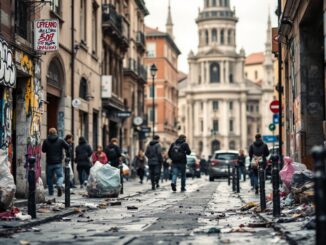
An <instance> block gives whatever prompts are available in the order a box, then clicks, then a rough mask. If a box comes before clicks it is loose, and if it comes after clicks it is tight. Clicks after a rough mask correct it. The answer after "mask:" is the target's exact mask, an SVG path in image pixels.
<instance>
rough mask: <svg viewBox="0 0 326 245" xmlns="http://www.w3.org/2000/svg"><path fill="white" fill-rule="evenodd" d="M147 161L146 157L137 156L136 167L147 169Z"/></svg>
mask: <svg viewBox="0 0 326 245" xmlns="http://www.w3.org/2000/svg"><path fill="white" fill-rule="evenodd" d="M146 163H147V160H146V158H145V157H140V156H135V158H134V161H133V166H134V167H135V168H136V169H145V165H146Z"/></svg>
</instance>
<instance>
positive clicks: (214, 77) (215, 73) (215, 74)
mask: <svg viewBox="0 0 326 245" xmlns="http://www.w3.org/2000/svg"><path fill="white" fill-rule="evenodd" d="M209 75H210V82H211V83H219V82H220V65H219V64H218V63H217V62H214V63H212V64H211V65H210V67H209Z"/></svg>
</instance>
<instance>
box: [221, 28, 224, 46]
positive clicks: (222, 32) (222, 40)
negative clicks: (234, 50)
mask: <svg viewBox="0 0 326 245" xmlns="http://www.w3.org/2000/svg"><path fill="white" fill-rule="evenodd" d="M221 44H224V30H221Z"/></svg>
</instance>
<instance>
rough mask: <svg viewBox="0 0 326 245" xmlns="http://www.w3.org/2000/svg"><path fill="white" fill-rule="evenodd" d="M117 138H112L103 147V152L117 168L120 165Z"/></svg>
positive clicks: (119, 150)
mask: <svg viewBox="0 0 326 245" xmlns="http://www.w3.org/2000/svg"><path fill="white" fill-rule="evenodd" d="M118 143H119V142H118V139H117V138H112V139H111V142H110V144H109V145H108V146H107V147H106V148H105V150H104V152H105V154H106V156H107V158H108V160H109V163H110V165H111V166H112V167H116V168H118V167H119V165H120V157H121V149H120V147H119V145H118Z"/></svg>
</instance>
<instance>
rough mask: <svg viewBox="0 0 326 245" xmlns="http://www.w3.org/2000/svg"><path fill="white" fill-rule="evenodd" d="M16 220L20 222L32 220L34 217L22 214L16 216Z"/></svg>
mask: <svg viewBox="0 0 326 245" xmlns="http://www.w3.org/2000/svg"><path fill="white" fill-rule="evenodd" d="M15 218H16V219H19V220H23V221H24V220H31V219H32V217H31V216H30V215H28V214H22V213H21V212H19V213H17V214H15Z"/></svg>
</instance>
